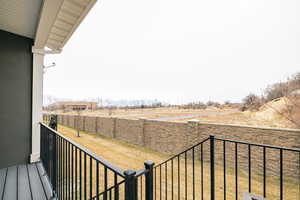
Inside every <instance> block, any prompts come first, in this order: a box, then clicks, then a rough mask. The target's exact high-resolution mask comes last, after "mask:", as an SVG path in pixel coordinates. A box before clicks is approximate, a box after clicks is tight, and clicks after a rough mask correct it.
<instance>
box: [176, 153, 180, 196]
mask: <svg viewBox="0 0 300 200" xmlns="http://www.w3.org/2000/svg"><path fill="white" fill-rule="evenodd" d="M177 170H178V175H177V178H178V182H177V184H178V192H177V193H178V200H180V155H178V167H177Z"/></svg>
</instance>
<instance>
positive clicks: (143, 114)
mask: <svg viewBox="0 0 300 200" xmlns="http://www.w3.org/2000/svg"><path fill="white" fill-rule="evenodd" d="M50 113H51V112H50ZM54 113H57V114H73V115H76V114H77V113H76V112H62V111H56V112H54ZM81 115H86V116H99V117H117V118H126V119H140V118H144V119H151V120H153V119H154V120H163V121H172V122H186V121H188V120H191V119H197V120H199V121H200V122H207V123H221V124H235V125H250V126H264V127H276V128H295V127H294V125H293V124H291V123H289V122H288V121H287V120H286V119H284V118H282V117H280V116H278V115H276V114H275V113H274V112H271V111H269V112H268V115H267V114H265V111H263V112H262V111H259V112H251V111H246V112H241V111H239V110H237V109H230V108H225V109H179V108H177V107H165V108H144V109H113V110H109V109H101V110H95V111H83V112H82V113H81Z"/></svg>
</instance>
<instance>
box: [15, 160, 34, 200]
mask: <svg viewBox="0 0 300 200" xmlns="http://www.w3.org/2000/svg"><path fill="white" fill-rule="evenodd" d="M31 199H32V195H31V190H30V185H29V178H28V172H27V166H26V165H20V166H18V200H31Z"/></svg>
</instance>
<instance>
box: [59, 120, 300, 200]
mask: <svg viewBox="0 0 300 200" xmlns="http://www.w3.org/2000/svg"><path fill="white" fill-rule="evenodd" d="M58 131H59V132H60V133H62V134H63V135H64V136H66V137H68V138H70V139H71V140H73V141H75V142H76V143H78V144H80V145H82V146H84V147H86V148H87V149H89V150H90V151H92V152H94V153H96V154H97V155H99V156H100V157H101V158H104V159H106V160H107V161H109V162H110V163H112V164H114V165H116V166H118V167H119V168H121V169H123V170H126V169H134V170H138V169H141V168H143V167H144V161H146V160H152V161H154V162H155V163H156V164H158V163H160V162H162V161H164V160H166V159H167V158H168V157H169V156H170V155H166V154H162V153H159V152H156V151H153V150H150V149H147V148H144V147H140V146H136V145H132V144H128V143H125V142H121V141H118V140H115V139H108V138H105V137H102V136H99V135H94V134H90V133H85V132H81V133H80V135H81V136H80V137H76V131H75V130H74V129H71V128H68V127H64V126H61V125H59V129H58ZM174 145H176V144H174ZM174 161H178V159H177V160H174ZM179 162H180V166H182V167H181V168H180V170H179V171H180V181H179V182H178V181H177V180H178V174H177V173H174V174H173V179H174V184H173V186H174V188H173V192H174V195H173V198H174V199H193V198H192V194H193V187H192V183H193V181H194V183H195V188H194V189H195V199H200V197H201V195H202V194H201V192H200V191H201V190H200V185H201V184H200V182H201V176H200V171H201V170H200V169H201V168H200V162H199V161H198V160H196V161H195V163H194V164H195V168H194V169H195V180H193V179H192V162H191V160H189V159H188V160H187V163H185V161H184V158H183V157H181V159H180V160H179ZM185 164H187V175H186V174H185V170H184V167H183V166H185ZM165 170H166V169H165V166H162V168H161V169H160V168H157V169H156V170H155V173H156V175H157V176H156V177H157V178H156V179H155V183H156V184H155V188H156V189H155V196H156V198H155V199H171V194H172V192H171V191H172V184H171V181H170V180H171V176H172V174H171V171H170V163H169V165H168V170H167V173H165ZM177 170H178V168H177V166H176V165H174V172H177ZM238 173H239V178H238V184H239V196H240V197H241V196H242V194H243V192H245V191H247V190H248V178H247V175H246V173H245V172H244V171H238ZM100 175H103V173H102V171H101V172H100ZM185 175H186V177H187V178H186V179H185ZM109 176H111V180H113V178H112V176H113V175H112V174H109ZM166 176H167V177H168V179H167V180H168V182H167V183H166V182H165V180H166V179H165V177H166ZM160 177H162V178H161V180H160ZM87 178H88V180H89V177H87ZM226 178H227V188H226V191H227V199H229V200H231V199H235V195H234V194H235V176H234V168H233V166H232V167H231V166H228V167H227V176H226ZM109 180H110V179H109ZM203 180H204V188H203V189H204V193H203V196H204V199H209V191H210V186H209V164H208V163H204V179H203ZM93 182H95V180H94V179H93ZM222 183H223V168H222V166H219V165H217V166H216V199H217V200H219V199H223V191H224V188H223V185H222ZM111 184H112V181H109V185H111ZM178 186H179V187H180V195H179V194H178ZM100 187H101V188H103V184H102V183H100ZM138 187H139V188H140V187H142V188H144V183H142V185H141V183H139V186H138ZM185 187H186V188H187V193H186V190H185ZM262 188H263V187H262V177H261V176H260V175H257V174H253V180H252V192H253V193H256V194H262ZM160 189H161V190H160ZM94 191H95V189H93V193H95V192H94ZM165 191H167V193H165ZM299 191H300V186H299V184H296V183H293V182H289V181H287V180H285V182H284V199H286V200H299V199H300V196H299ZM122 192H123V189H122V188H121V193H122ZM186 194H187V195H186ZM166 195H167V196H166ZM267 197H268V199H272V200H275V199H279V198H278V197H279V182H278V178H276V177H267ZM121 199H122V198H121ZM141 199H142V198H141Z"/></svg>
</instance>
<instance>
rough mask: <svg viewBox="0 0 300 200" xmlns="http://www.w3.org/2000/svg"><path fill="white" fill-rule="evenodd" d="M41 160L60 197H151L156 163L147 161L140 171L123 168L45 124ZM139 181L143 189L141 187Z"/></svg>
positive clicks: (42, 125)
mask: <svg viewBox="0 0 300 200" xmlns="http://www.w3.org/2000/svg"><path fill="white" fill-rule="evenodd" d="M41 161H42V162H43V165H44V167H45V170H46V172H47V174H48V176H49V179H50V182H51V184H52V187H53V190H54V191H55V193H54V194H53V196H54V195H55V196H56V197H57V198H58V199H103V200H107V199H114V200H119V199H125V200H137V199H145V200H152V199H151V195H149V194H150V193H151V189H149V188H153V185H152V184H153V182H152V181H151V180H150V179H152V169H153V166H154V163H153V162H151V161H146V162H145V168H144V169H141V170H139V171H134V170H126V171H124V170H122V169H120V168H118V167H116V166H114V165H112V164H111V163H109V162H108V161H106V160H104V159H102V158H101V157H99V156H97V155H96V154H94V153H92V152H90V151H89V150H87V149H86V148H84V147H82V146H80V145H78V144H76V143H75V142H73V141H71V140H69V139H68V138H66V137H64V136H63V135H61V134H59V133H58V132H56V131H55V130H53V129H51V128H49V127H47V126H46V125H45V124H41ZM139 182H140V185H144V187H143V188H140V187H139V188H138V184H139ZM143 182H144V183H143Z"/></svg>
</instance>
